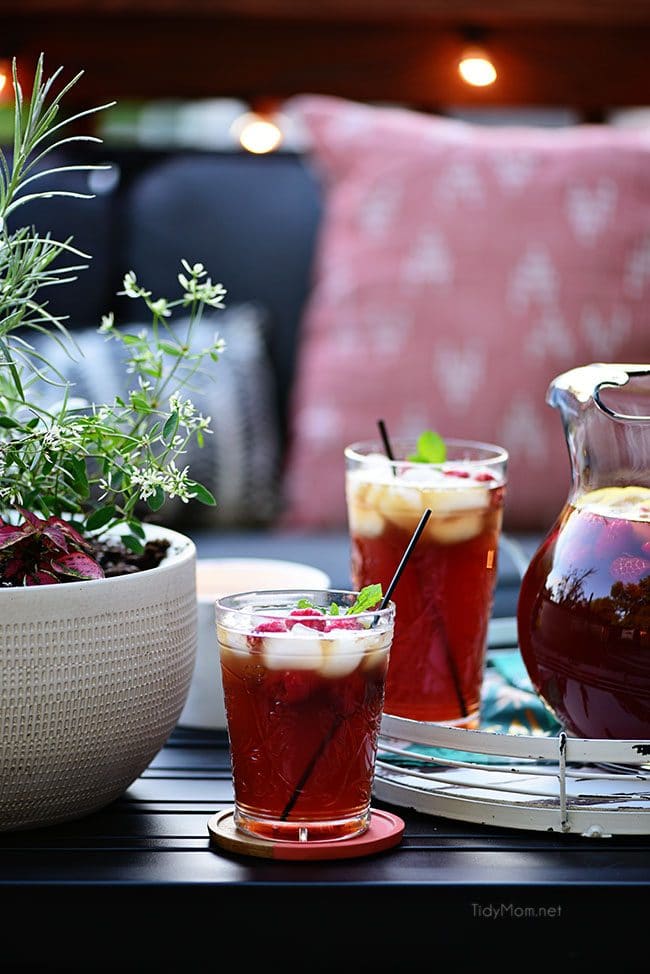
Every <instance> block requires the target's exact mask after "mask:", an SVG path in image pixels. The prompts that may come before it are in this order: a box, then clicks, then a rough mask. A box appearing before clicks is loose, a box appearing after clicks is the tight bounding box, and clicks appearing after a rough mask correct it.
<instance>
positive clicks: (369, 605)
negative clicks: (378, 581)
mask: <svg viewBox="0 0 650 974" xmlns="http://www.w3.org/2000/svg"><path fill="white" fill-rule="evenodd" d="M382 598H383V592H382V588H381V585H366V587H365V588H362V589H361V591H360V592H359V594H358V595H357V599H356V602H355V603H354V604H353V605H350V606H348V608H347V609H346V612H345V614H346V616H351V615H356V614H357V613H358V612H367V611H368V610H369V609H374V607H375V606H376V605H377V603H378V602H380V601H381V599H382Z"/></svg>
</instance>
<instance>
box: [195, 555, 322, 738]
mask: <svg viewBox="0 0 650 974" xmlns="http://www.w3.org/2000/svg"><path fill="white" fill-rule="evenodd" d="M329 586H330V578H329V576H328V575H327V574H326V573H325V572H323V571H321V569H320V568H314V567H313V566H312V565H304V564H302V563H300V562H294V561H279V560H276V559H272V558H198V559H197V562H196V593H197V602H198V645H197V651H196V664H195V667H194V674H193V676H192V682H191V684H190V690H189V694H188V697H187V702H186V704H185V707H184V709H183V712H182V713H181V716H180V718H179V721H178V723H179V725H180V726H182V727H194V728H206V729H210V730H223V729H225V727H226V714H225V710H224V705H223V686H222V683H221V668H220V665H219V651H218V648H217V637H216V628H215V614H214V603H215V601H216V599H217V598H219V597H220V596H222V595H232V594H234V593H235V592H252V591H260V590H262V589H271V588H311V589H325V588H329Z"/></svg>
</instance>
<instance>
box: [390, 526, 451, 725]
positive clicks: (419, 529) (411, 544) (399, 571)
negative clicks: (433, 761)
mask: <svg viewBox="0 0 650 974" xmlns="http://www.w3.org/2000/svg"><path fill="white" fill-rule="evenodd" d="M430 516H431V509H430V508H428V507H427V509H426V510H425V512H424V514H423V515H422V517H421V518H420V523H419V524H418V526H417V528H416V529H415V531H414V532H413V537H412V538H411V540H410V541H409V543H408V546H407V548H406V551H405V552H404V555H403V556H402V560H401V561H400V563H399V565H398V566H397V571H396V572H395V574H394V575H393V580H392V582H391V583H390V585H389V586H388V589H387V590H386V594H385V595H384V597H383V599H382V601H381V608H382V609H385V608H386V606H387V605H388V600H389V599H390V597H391V595H392V593H393V589H394V588H395V586H396V585H397V583H398V582H399V578H400V575H401V574H402V570H403V568H404V566H405V565H406V562H407V561H408V558H409V555H410V554H411V551H412V550H413V548H414V547H415V545H416V543H417V540H418V538H419V537H420V535H421V534H422V531H423V530H424V526H425V524H426V523H427V521H428V520H429V518H430ZM378 618H379V617H378V616H377V617H375V622H376V621H377V619H378ZM373 624H374V623H373ZM444 635H445V638H444V639H443V641H442V642H443V645H444V648H445V656H446V657H447V666H448V667H449V672H450V673H451V678H452V680H453V683H454V690H455V692H456V699H457V700H458V706H459V707H460V712H461V715H462V716H463V717H467V715H468V713H469V711H468V709H467V704H466V703H465V697H464V696H463V691H462V688H461V685H460V679H459V678H458V671H457V669H456V664H455V663H454V658H453V656H452V655H451V650H450V648H449V643H448V642H447V636H446V633H445V634H444Z"/></svg>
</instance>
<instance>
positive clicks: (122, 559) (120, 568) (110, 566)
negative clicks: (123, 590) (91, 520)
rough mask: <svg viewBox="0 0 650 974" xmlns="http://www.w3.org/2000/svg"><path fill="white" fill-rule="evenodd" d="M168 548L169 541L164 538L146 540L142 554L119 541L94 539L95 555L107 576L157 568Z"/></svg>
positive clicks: (111, 576)
mask: <svg viewBox="0 0 650 974" xmlns="http://www.w3.org/2000/svg"><path fill="white" fill-rule="evenodd" d="M168 548H169V541H167V540H164V539H162V538H153V539H152V540H151V541H146V542H145V546H144V551H143V552H141V553H140V554H137V553H136V552H135V551H130V550H129V549H128V548H127V547H126V546H125V545H123V544H121V543H119V542H118V543H115V542H110V543H109V542H106V541H102V542H100V541H94V542H93V549H94V551H93V557H94V558H95V559H96V560H97V561H98V562H99V564H100V565H101V566H102V568H103V569H104V574H105V576H106V578H113V577H114V576H116V575H132V574H133V573H134V572H144V571H147V570H148V569H149V568H156V566H157V565H159V564H160V562H161V561H162V560H163V558H164V557H165V555H166V554H167V550H168Z"/></svg>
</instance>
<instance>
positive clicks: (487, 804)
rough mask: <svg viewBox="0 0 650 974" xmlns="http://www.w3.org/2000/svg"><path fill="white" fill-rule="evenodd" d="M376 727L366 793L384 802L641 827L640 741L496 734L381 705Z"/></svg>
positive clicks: (606, 831)
mask: <svg viewBox="0 0 650 974" xmlns="http://www.w3.org/2000/svg"><path fill="white" fill-rule="evenodd" d="M381 732H382V736H381V739H380V743H379V755H380V757H379V759H378V761H377V767H376V773H375V784H374V793H375V796H376V797H377V798H379V799H381V800H383V801H386V802H389V803H391V804H393V805H398V806H402V807H406V808H412V809H414V810H416V811H418V812H424V813H425V814H430V815H440V816H442V817H444V818H454V819H459V820H461V821H465V822H477V823H480V824H484V825H496V826H504V827H508V828H516V829H529V830H537V831H545V832H564V833H576V834H579V835H582V836H586V837H589V838H597V837H602V836H611V835H645V834H647V833H648V832H650V741H613V740H584V739H581V738H580V739H579V738H573V737H569V736H568V735H567V734H565V733H564V732H561V733H560V734H559V735H558V736H557V737H543V736H529V735H523V734H521V735H520V734H516V735H515V734H498V733H492V732H488V731H480V730H477V731H473V730H465V729H461V728H456V727H446V726H442V725H439V724H433V723H425V722H422V721H412V720H406V719H405V718H402V717H393V716H391V715H388V714H385V715H384V717H383V719H382V725H381ZM413 745H419V746H420V749H417V748H415V749H414V748H413ZM407 748H409V750H407ZM431 748H441V749H444V752H445V753H442V754H441V755H438V756H436V755H432V753H431V751H430V749H431ZM449 749H451V751H452V752H459V753H458V759H456V758H455V757H454V756H449V753H448V752H449ZM467 752H469V754H468V753H467ZM495 759H496V760H497V761H498V763H490V762H494V761H495ZM414 760H415V761H417V767H404V766H400V765H403V764H404V763H405V762H413V761H414ZM396 762H399V764H398V763H396Z"/></svg>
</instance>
